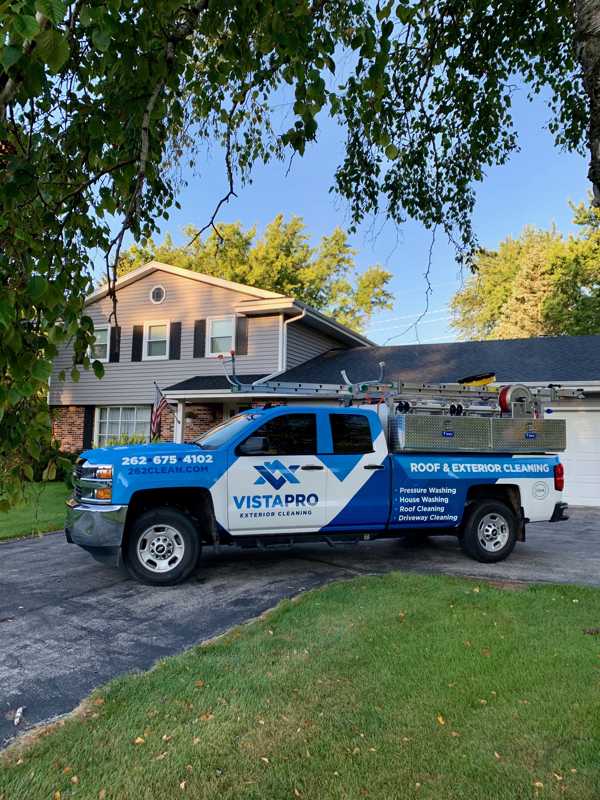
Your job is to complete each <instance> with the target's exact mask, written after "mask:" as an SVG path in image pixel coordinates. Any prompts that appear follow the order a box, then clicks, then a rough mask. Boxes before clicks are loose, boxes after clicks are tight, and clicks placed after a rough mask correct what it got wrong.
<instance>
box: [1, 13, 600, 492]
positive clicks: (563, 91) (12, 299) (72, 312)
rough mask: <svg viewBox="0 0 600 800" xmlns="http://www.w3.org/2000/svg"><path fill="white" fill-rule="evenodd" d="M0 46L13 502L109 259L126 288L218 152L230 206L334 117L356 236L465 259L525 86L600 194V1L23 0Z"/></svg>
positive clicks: (4, 480) (5, 19)
mask: <svg viewBox="0 0 600 800" xmlns="http://www.w3.org/2000/svg"><path fill="white" fill-rule="evenodd" d="M0 29H1V32H2V37H1V39H0V170H1V172H2V179H1V180H0V414H2V415H3V417H4V418H3V420H2V421H1V423H0V424H1V425H2V427H1V429H0V485H1V487H2V488H1V489H0V492H4V493H6V492H12V491H13V490H15V489H16V488H17V487H18V485H19V479H20V477H21V476H22V474H23V469H24V465H25V462H26V461H27V459H29V458H35V457H36V453H37V449H36V442H37V440H38V438H39V435H40V432H41V430H42V427H43V421H42V420H41V418H40V416H39V414H38V413H37V411H36V412H35V413H34V412H33V411H32V410H31V408H32V406H31V404H30V398H31V397H33V396H34V395H35V394H36V393H37V392H38V391H39V390H40V388H41V387H43V385H44V382H45V381H46V379H47V377H48V374H49V372H50V363H51V360H52V358H53V357H54V356H55V354H56V348H57V346H58V345H59V344H60V343H61V342H63V341H65V339H66V338H68V337H74V339H75V350H76V353H77V358H78V359H81V360H82V361H83V366H84V367H89V366H90V364H89V360H88V358H87V355H86V347H87V345H88V343H89V342H90V338H91V336H92V335H93V334H92V324H91V321H90V320H89V319H88V318H87V317H86V316H85V313H84V306H83V298H84V295H85V293H86V291H87V290H88V288H89V286H90V266H91V259H92V256H93V254H95V253H98V252H100V253H104V254H105V258H106V265H107V270H108V272H109V277H110V280H111V283H112V281H113V280H114V276H115V270H116V264H117V262H118V259H119V252H120V248H121V245H122V243H123V239H124V237H125V235H126V234H128V233H130V234H131V235H132V236H133V237H134V239H135V240H140V239H143V238H148V237H149V236H151V235H152V233H153V232H154V231H155V230H156V228H157V225H158V223H159V220H160V218H161V217H166V216H168V208H169V207H170V206H171V205H172V203H173V202H174V201H175V196H176V192H177V188H178V181H179V175H180V171H179V169H178V165H179V164H180V163H181V162H182V160H185V162H188V161H191V162H192V164H197V163H198V162H199V158H200V155H201V154H202V152H203V148H204V146H205V145H206V143H208V142H220V143H221V144H222V145H223V149H224V153H225V164H224V173H225V179H226V184H227V190H226V192H225V194H224V195H223V196H222V197H221V201H223V202H224V201H225V200H226V199H228V198H230V197H232V196H233V194H234V193H235V192H236V191H237V190H238V188H239V186H240V185H242V184H243V183H244V181H246V180H247V179H248V178H249V176H250V174H251V170H252V167H253V165H254V164H256V162H258V161H266V160H268V159H271V158H273V157H283V156H284V155H286V153H292V152H293V153H297V154H298V155H302V154H304V152H305V149H306V145H307V143H309V142H310V141H312V140H314V139H315V138H316V137H317V133H318V125H319V119H320V116H319V115H322V114H329V115H332V116H333V117H334V118H335V119H336V120H337V121H338V123H339V124H340V126H341V127H342V129H343V130H344V131H345V136H346V143H345V152H344V154H343V155H342V159H341V163H340V164H339V165H338V166H337V168H334V174H333V177H332V184H333V187H334V188H335V190H336V191H337V192H338V193H339V194H340V195H341V196H342V197H343V198H345V199H346V200H347V201H348V203H349V207H350V213H351V218H352V221H353V223H354V224H355V225H356V224H358V223H359V222H360V221H361V220H362V219H363V217H364V216H365V215H366V214H370V213H372V212H378V211H379V212H381V213H383V214H384V215H387V216H388V217H390V218H391V219H392V220H394V221H396V222H400V221H402V220H403V219H404V218H405V216H407V215H410V216H413V217H415V218H417V219H419V220H421V221H422V222H423V223H424V224H425V225H426V226H428V227H430V228H431V227H436V226H441V227H442V228H443V229H444V230H445V232H446V233H447V235H448V236H449V237H451V239H452V240H453V241H454V242H455V244H456V249H457V255H458V257H459V258H462V259H463V260H464V259H465V258H468V255H469V253H470V251H471V250H472V248H473V246H474V244H475V237H474V234H473V231H472V228H471V211H472V208H473V202H474V185H475V184H476V182H477V181H479V180H481V179H482V178H483V175H484V172H485V168H486V166H488V165H491V164H498V163H502V162H504V161H505V160H506V159H507V158H508V156H509V155H510V153H511V151H512V150H514V148H515V147H516V146H517V142H516V135H515V131H514V130H513V127H512V120H511V101H512V91H513V87H514V85H515V83H516V82H517V80H521V81H524V83H525V84H526V86H527V87H528V88H529V91H530V92H531V93H532V94H535V93H537V92H540V91H542V90H544V91H546V92H548V93H549V95H550V103H551V121H550V127H551V130H552V131H553V132H554V134H555V137H556V141H557V144H558V145H559V146H565V147H567V148H571V149H580V150H582V149H583V148H585V147H586V146H587V148H588V151H589V153H590V164H591V166H590V177H591V179H592V182H593V186H594V191H595V192H596V194H597V195H598V196H600V192H598V189H597V186H598V185H599V184H600V177H599V176H600V88H599V87H600V58H599V57H598V51H599V50H600V38H599V34H598V31H599V30H600V0H487V1H486V2H481V0H382V1H380V0H377V2H373V0H154V2H152V3H144V2H140V0H74V2H70V3H67V2H65V1H64V0H12V2H9V1H7V2H3V3H0ZM517 76H518V77H517ZM288 99H289V100H290V103H289V105H288V104H287V102H286V101H287V100H288ZM282 104H283V106H284V108H285V113H282V114H281V115H277V113H276V112H275V111H274V108H275V107H279V108H281V107H282ZM203 191H204V193H205V194H206V193H210V194H211V195H212V194H215V187H214V186H213V185H211V186H203ZM217 205H219V204H217ZM217 211H218V209H217V208H215V216H213V217H212V219H211V220H210V221H209V222H210V223H214V220H215V219H216V218H217V217H216V213H217ZM199 222H200V223H201V221H199ZM95 368H96V369H97V370H98V372H99V373H101V365H99V364H96V365H95ZM73 374H74V376H75V377H76V375H77V372H74V373H73ZM1 499H2V496H0V500H1Z"/></svg>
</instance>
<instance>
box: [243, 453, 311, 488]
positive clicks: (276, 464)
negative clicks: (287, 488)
mask: <svg viewBox="0 0 600 800" xmlns="http://www.w3.org/2000/svg"><path fill="white" fill-rule="evenodd" d="M254 469H255V470H256V471H257V472H258V473H259V476H260V477H258V478H257V479H256V480H255V481H254V483H255V485H257V484H258V485H262V484H265V483H270V484H271V486H272V487H273V488H274V489H276V490H277V489H281V487H282V486H283V485H284V484H285V483H300V481H299V479H298V478H297V477H296V475H295V474H294V473H295V472H296V471H297V470H298V469H300V464H290V465H289V467H286V466H285V464H282V463H281V461H279V460H276V461H265V462H264V464H260V465H259V466H255V467H254Z"/></svg>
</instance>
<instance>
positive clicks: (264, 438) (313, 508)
mask: <svg viewBox="0 0 600 800" xmlns="http://www.w3.org/2000/svg"><path fill="white" fill-rule="evenodd" d="M325 488H326V470H325V468H324V466H323V464H322V463H321V462H320V461H319V459H318V458H317V420H316V415H315V414H310V413H293V412H291V413H285V414H279V415H278V416H276V417H272V418H271V419H270V420H269V421H268V422H265V424H264V425H262V426H261V427H260V428H258V429H257V430H254V431H253V432H252V433H251V434H250V435H249V436H248V437H246V439H245V440H244V441H242V442H241V443H240V444H239V445H238V446H237V448H236V449H235V452H232V453H231V454H230V467H229V470H228V473H227V493H228V504H227V512H228V521H229V530H230V531H231V533H233V534H238V535H239V534H246V535H255V534H260V533H291V532H298V531H300V530H302V531H304V532H307V531H316V530H318V529H319V528H321V527H322V525H323V524H324V519H325Z"/></svg>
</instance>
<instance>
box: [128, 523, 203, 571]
mask: <svg viewBox="0 0 600 800" xmlns="http://www.w3.org/2000/svg"><path fill="white" fill-rule="evenodd" d="M200 549H201V544H200V537H199V535H198V531H197V530H196V526H195V525H194V522H193V520H192V519H191V518H190V517H189V516H188V515H187V514H184V513H183V512H182V511H177V510H176V509H173V508H154V509H151V510H150V511H146V512H144V513H143V514H141V515H140V516H139V517H138V518H137V519H136V520H135V522H134V523H133V525H132V527H131V530H130V531H129V536H128V538H127V543H126V545H125V562H126V564H127V568H128V569H129V572H130V573H131V575H132V576H133V577H134V578H136V579H137V580H139V581H142V582H143V583H149V584H153V585H155V586H172V585H173V584H175V583H181V581H184V580H185V579H186V578H187V577H188V576H189V574H190V573H191V572H192V570H193V569H194V567H195V566H196V564H197V562H198V559H199V557H200Z"/></svg>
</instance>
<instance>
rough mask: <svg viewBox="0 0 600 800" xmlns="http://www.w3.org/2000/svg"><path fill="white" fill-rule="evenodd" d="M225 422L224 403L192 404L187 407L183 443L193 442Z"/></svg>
mask: <svg viewBox="0 0 600 800" xmlns="http://www.w3.org/2000/svg"><path fill="white" fill-rule="evenodd" d="M222 421H223V403H206V404H202V403H190V404H189V405H186V407H185V424H184V429H183V441H184V442H191V441H193V440H194V439H196V438H197V437H198V436H200V434H202V433H204V432H205V431H207V430H208V429H209V428H213V427H214V426H215V425H218V424H219V422H222Z"/></svg>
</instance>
